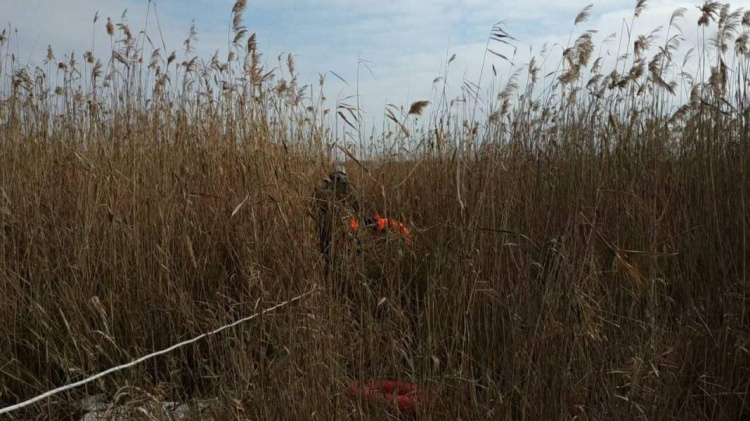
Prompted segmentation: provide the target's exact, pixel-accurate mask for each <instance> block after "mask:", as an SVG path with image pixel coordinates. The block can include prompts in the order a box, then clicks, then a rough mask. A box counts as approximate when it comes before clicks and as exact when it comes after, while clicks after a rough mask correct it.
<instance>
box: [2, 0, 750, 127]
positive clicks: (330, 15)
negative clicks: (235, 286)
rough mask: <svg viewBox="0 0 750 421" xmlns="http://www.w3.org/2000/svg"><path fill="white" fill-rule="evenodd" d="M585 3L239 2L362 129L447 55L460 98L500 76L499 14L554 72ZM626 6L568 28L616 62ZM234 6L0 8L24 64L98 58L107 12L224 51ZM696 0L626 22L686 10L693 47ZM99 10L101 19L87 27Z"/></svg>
mask: <svg viewBox="0 0 750 421" xmlns="http://www.w3.org/2000/svg"><path fill="white" fill-rule="evenodd" d="M591 1H592V0H558V1H553V2H551V1H549V0H525V1H522V0H515V1H505V2H501V1H497V0H464V1H460V0H429V1H428V0H382V1H380V2H373V1H362V0H318V1H317V2H315V3H312V2H303V1H299V0H256V1H250V2H248V8H247V11H246V12H245V24H246V25H247V27H248V29H249V30H250V31H251V32H257V33H258V40H259V48H260V50H261V51H262V52H264V53H266V54H265V58H266V60H268V65H269V66H271V67H273V66H276V65H277V63H276V57H277V55H278V54H279V53H282V52H288V53H293V54H294V55H295V58H296V61H297V69H298V71H300V80H301V82H302V83H310V84H314V85H317V80H318V74H319V73H326V72H329V71H333V72H336V73H337V74H338V75H341V76H342V77H343V78H344V79H346V80H347V81H348V86H347V85H346V84H344V83H343V82H341V81H339V80H338V79H337V78H335V77H328V78H327V79H326V80H327V82H326V85H327V96H328V98H329V99H330V101H329V106H334V105H335V104H334V103H333V102H334V100H336V99H339V100H343V98H346V97H347V96H350V95H352V94H354V93H356V86H359V88H358V89H359V94H360V95H361V96H362V105H363V107H364V109H365V111H366V112H367V116H368V119H370V120H368V125H369V124H372V123H374V124H379V123H378V122H379V121H380V120H379V119H381V117H382V110H383V107H384V106H385V104H387V103H394V104H396V105H399V106H404V107H408V105H409V104H408V103H409V102H410V101H415V100H422V99H429V100H432V99H437V98H439V94H441V93H442V91H436V90H435V86H434V85H433V80H434V79H435V78H436V77H439V76H444V75H445V66H446V63H447V60H448V58H449V57H450V56H451V55H453V54H456V59H455V61H453V62H452V63H451V66H450V70H449V73H448V79H447V82H448V87H449V89H448V96H449V97H454V96H458V95H460V93H461V87H462V85H463V84H464V81H467V80H468V81H472V82H475V83H476V82H477V81H478V80H479V78H480V72H481V71H482V70H483V71H484V73H483V75H482V81H483V84H482V88H483V89H489V88H490V86H491V85H492V84H493V83H495V84H497V85H499V84H501V83H502V82H503V81H504V80H507V77H508V73H509V72H510V65H509V64H507V63H505V62H504V61H503V60H501V59H499V58H497V57H494V56H492V55H488V56H486V57H485V45H486V41H487V36H488V34H489V31H490V28H491V27H492V25H493V24H494V23H496V22H498V21H503V22H504V25H505V28H506V29H507V30H508V31H509V32H510V33H511V34H512V35H514V36H515V37H516V38H517V39H518V41H517V42H516V46H517V47H518V49H517V50H516V51H515V57H514V56H513V54H514V51H513V50H512V49H511V48H510V47H507V46H501V45H495V46H493V48H499V49H501V50H502V53H503V54H506V55H507V56H508V57H509V58H512V57H514V63H515V64H516V65H518V66H520V65H523V64H524V63H525V62H528V60H529V58H530V54H538V52H539V50H540V48H541V46H542V44H544V43H547V44H548V46H549V47H550V48H551V50H552V51H553V53H552V54H551V57H550V59H549V60H548V62H547V63H545V66H546V68H545V69H543V72H544V71H551V70H554V68H555V67H556V66H557V64H558V62H559V56H560V54H561V52H562V49H563V47H562V46H564V45H567V43H568V42H569V38H570V36H571V29H572V27H573V20H574V19H575V16H576V15H577V14H578V12H579V11H580V10H581V9H583V8H584V7H585V6H586V5H587V4H588V3H590V2H591ZM633 3H634V2H633V1H631V0H601V1H598V2H596V3H595V5H594V8H593V10H592V16H591V18H590V21H589V22H586V23H583V24H581V25H579V27H577V28H575V29H574V30H573V32H572V36H573V39H574V38H575V37H576V36H577V35H579V34H580V33H581V32H582V31H583V30H585V29H597V30H598V31H599V32H598V33H597V35H596V36H595V40H596V41H597V44H598V45H597V48H601V51H602V54H605V55H606V54H608V55H609V58H608V60H614V59H615V56H616V54H617V51H618V46H619V47H620V50H621V51H622V50H623V49H624V48H625V47H626V46H625V42H624V41H623V42H622V43H621V45H620V44H618V41H620V38H619V37H618V38H616V39H615V42H613V43H611V44H608V45H606V46H601V45H600V42H601V40H603V39H604V38H605V37H606V36H607V35H609V34H611V33H613V32H618V33H619V32H621V31H622V30H623V24H627V25H630V22H631V19H632V15H633V6H634V4H633ZM232 4H233V2H232V1H230V0H223V1H218V2H217V1H212V0H162V1H159V2H158V3H157V5H158V8H157V10H158V24H159V26H157V21H156V17H157V15H156V14H154V13H153V8H151V6H153V4H151V6H150V5H149V4H148V3H145V2H143V1H142V0H140V1H137V0H109V1H107V2H100V1H97V0H68V1H65V2H60V1H58V2H52V1H49V0H5V1H4V10H3V15H4V17H5V19H7V20H8V21H9V22H10V23H12V24H13V25H14V27H17V28H18V29H19V34H18V38H17V40H16V44H14V46H13V52H15V53H17V55H18V56H19V57H20V58H21V59H22V60H30V62H32V63H37V64H38V63H40V62H41V61H42V60H43V57H44V53H45V50H46V46H47V44H51V46H52V48H53V49H54V51H55V52H56V54H57V55H58V58H61V56H62V53H63V52H66V53H69V52H70V51H72V50H75V51H76V53H77V54H82V53H83V51H85V50H88V49H91V45H92V40H95V41H96V54H97V55H99V56H100V57H106V58H108V57H109V49H110V46H109V39H108V37H106V35H105V34H104V24H105V22H106V18H107V17H108V16H110V17H112V19H113V21H115V22H116V21H118V20H119V17H120V14H121V13H122V11H123V10H125V9H127V10H128V22H129V24H130V25H131V29H132V30H133V31H134V32H136V33H137V32H139V31H141V30H143V29H146V30H147V32H148V34H149V35H150V37H151V40H152V41H153V42H154V44H156V46H157V47H159V48H161V44H162V41H161V38H162V36H163V38H164V44H166V46H167V50H168V52H167V54H168V53H169V52H171V51H172V50H177V51H178V53H179V52H180V50H181V49H182V41H183V39H184V38H185V37H186V35H187V32H188V28H189V27H190V22H191V20H193V19H194V20H195V24H196V28H197V30H198V39H199V42H198V45H197V46H198V49H197V53H198V54H200V55H201V56H203V57H207V56H209V55H210V54H213V53H214V52H215V51H216V50H217V49H218V50H220V54H226V52H227V44H228V41H227V30H228V26H229V23H230V10H231V7H232ZM696 4H699V3H693V2H686V1H682V0H652V1H650V2H648V8H647V10H646V11H645V12H644V13H643V15H642V16H641V17H640V18H639V19H638V20H637V21H636V22H635V24H634V27H633V28H632V31H633V34H634V35H636V34H642V33H647V32H648V31H650V30H652V29H655V28H656V27H658V26H663V27H665V28H666V26H667V25H668V23H669V18H670V16H671V14H672V12H673V11H674V10H675V9H676V8H678V7H687V8H688V15H687V16H686V19H685V24H684V25H683V30H684V33H685V35H686V37H687V41H686V43H687V44H688V45H698V42H699V37H698V31H697V25H696V21H697V17H698V15H697V9H696V7H695V5H696ZM743 6H744V7H748V6H750V0H741V1H735V2H734V3H733V7H743ZM97 11H98V12H99V21H98V22H97V26H96V27H94V24H93V16H94V13H95V12H97ZM94 31H95V33H96V35H94ZM631 42H632V40H631ZM532 47H533V53H530V49H531V48H532ZM360 59H362V60H365V61H364V62H360ZM485 60H486V63H485V65H484V67H483V66H482V64H483V62H484V61H485ZM493 65H494V66H495V68H496V69H497V70H498V72H499V75H498V77H497V78H495V77H494V76H493V74H492V71H491V68H492V66H493ZM371 73H372V74H371ZM357 82H359V83H357ZM348 101H349V102H354V101H351V99H349V100H348Z"/></svg>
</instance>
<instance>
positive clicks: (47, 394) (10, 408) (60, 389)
mask: <svg viewBox="0 0 750 421" xmlns="http://www.w3.org/2000/svg"><path fill="white" fill-rule="evenodd" d="M315 291H316V290H315V289H313V290H310V291H308V292H306V293H304V294H302V295H298V296H296V297H294V298H292V299H290V300H287V301H284V302H282V303H279V304H276V305H275V306H273V307H269V308H267V309H265V310H263V311H261V312H260V313H255V314H253V315H252V316H248V317H245V318H243V319H240V320H237V321H235V322H233V323H232V324H228V325H225V326H222V327H220V328H218V329H216V330H213V331H211V332H208V333H203V334H201V335H199V336H196V337H195V338H193V339H188V340H186V341H183V342H180V343H178V344H176V345H172V346H170V347H169V348H166V349H163V350H161V351H157V352H154V353H152V354H148V355H144V356H143V357H141V358H138V359H137V360H133V361H131V362H129V363H126V364H123V365H119V366H117V367H112V368H110V369H108V370H104V371H102V372H101V373H98V374H94V375H93V376H91V377H88V378H85V379H83V380H79V381H77V382H75V383H71V384H68V385H65V386H62V387H58V388H57V389H53V390H50V391H48V392H45V393H42V394H41V395H39V396H36V397H33V398H31V399H29V400H26V401H23V402H21V403H18V404H15V405H11V406H8V407H5V408H2V409H0V414H7V413H9V412H12V411H15V410H17V409H21V408H23V407H26V406H29V405H31V404H33V403H36V402H39V401H40V400H42V399H46V398H49V397H50V396H53V395H56V394H58V393H60V392H64V391H66V390H70V389H73V388H76V387H78V386H83V385H84V384H86V383H91V382H92V381H94V380H96V379H98V378H101V377H104V376H106V375H108V374H112V373H114V372H116V371H120V370H124V369H126V368H128V367H132V366H134V365H137V364H140V363H142V362H144V361H146V360H148V359H151V358H153V357H156V356H159V355H163V354H166V353H168V352H171V351H174V350H175V349H177V348H180V347H183V346H185V345H189V344H191V343H194V342H197V341H199V340H201V339H203V338H205V337H206V336H210V335H214V334H217V333H219V332H221V331H222V330H224V329H228V328H230V327H234V326H237V325H238V324H240V323H244V322H246V321H248V320H252V319H254V318H256V317H258V316H261V315H263V314H266V313H270V312H272V311H274V310H276V309H278V308H281V307H284V306H286V305H288V304H291V303H293V302H295V301H299V300H301V299H303V298H306V297H308V296H310V295H311V294H313V293H314V292H315Z"/></svg>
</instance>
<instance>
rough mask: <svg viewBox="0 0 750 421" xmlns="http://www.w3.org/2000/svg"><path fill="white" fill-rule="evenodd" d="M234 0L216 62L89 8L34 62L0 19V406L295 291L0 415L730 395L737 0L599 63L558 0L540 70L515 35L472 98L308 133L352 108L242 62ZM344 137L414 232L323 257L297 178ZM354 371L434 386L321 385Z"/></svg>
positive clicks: (743, 25) (741, 323)
mask: <svg viewBox="0 0 750 421" xmlns="http://www.w3.org/2000/svg"><path fill="white" fill-rule="evenodd" d="M244 6H245V2H244V1H238V2H237V4H236V5H235V8H234V11H233V16H234V18H235V19H234V34H235V40H234V41H235V42H234V44H233V50H232V53H231V54H230V56H229V57H227V60H226V61H224V60H222V58H220V57H214V58H212V59H209V60H207V61H201V60H200V59H198V58H197V57H195V58H194V57H193V56H192V55H191V49H190V48H187V49H185V50H184V51H179V50H178V52H177V54H176V55H172V56H167V55H166V54H165V52H164V51H159V50H154V49H152V48H151V47H150V46H149V44H148V42H145V41H144V40H143V38H142V37H141V36H140V35H136V34H135V32H136V31H135V30H131V29H130V28H129V27H128V26H127V25H126V24H121V25H118V24H115V23H113V22H111V23H107V22H104V21H103V20H102V19H99V20H98V21H96V22H95V23H94V25H95V26H96V27H97V28H100V29H99V31H100V32H101V33H102V34H101V35H102V37H105V36H106V37H108V38H109V39H110V41H112V45H113V56H112V58H111V59H110V58H97V57H94V56H93V55H91V54H86V55H85V56H83V57H82V58H81V57H76V58H72V57H70V56H65V58H64V59H61V58H59V57H57V58H56V57H55V56H54V52H53V51H49V57H48V62H47V64H46V68H36V69H32V68H26V67H23V66H22V65H21V64H20V63H19V62H18V60H17V59H16V58H15V56H14V55H13V51H12V49H11V44H12V43H11V33H10V32H6V31H4V32H3V35H2V37H1V38H0V40H1V41H0V80H1V81H2V85H1V86H3V88H2V91H1V95H0V355H2V356H3V357H2V358H0V408H2V407H5V406H8V405H12V404H15V403H18V402H20V401H23V400H25V399H29V398H31V397H33V396H35V395H38V394H40V393H43V392H45V391H47V390H49V389H53V388H55V387H58V386H61V385H64V384H67V383H70V382H73V381H77V380H81V379H83V378H85V377H87V376H89V375H92V374H95V373H98V372H100V371H102V370H105V369H107V368H110V367H112V366H115V365H118V364H123V363H127V362H129V361H131V360H133V359H135V358H138V357H140V356H142V355H145V354H148V353H150V352H153V351H157V350H160V349H163V348H166V347H168V346H170V345H172V344H174V343H177V342H179V341H182V340H185V339H189V338H191V337H194V336H197V335H198V334H200V333H203V332H206V331H210V330H212V329H215V328H217V327H219V326H222V325H225V324H227V323H230V322H232V321H234V320H237V319H239V318H242V317H245V316H248V315H250V314H253V313H255V312H257V311H259V310H261V309H264V308H267V307H270V306H272V305H274V304H276V303H279V302H281V301H285V300H287V299H290V298H292V297H295V296H297V295H300V294H302V293H305V292H307V291H310V290H313V289H315V291H316V292H315V293H314V294H313V295H311V296H310V297H309V298H306V299H304V300H300V301H298V302H295V303H293V304H290V305H288V306H285V307H283V308H281V309H279V310H278V311H276V312H275V313H271V314H267V315H264V316H263V317H260V318H258V319H256V320H253V321H249V322H247V323H244V324H241V325H239V326H237V327H234V328H231V329H227V330H225V331H223V332H222V333H220V334H217V335H213V336H210V337H209V338H207V339H205V340H201V341H199V342H197V343H196V344H194V345H190V346H186V347H183V348H180V349H178V350H176V351H174V352H172V353H170V354H168V355H164V356H160V357H157V358H154V359H151V360H148V361H146V362H144V363H143V364H141V365H138V366H135V367H132V368H129V369H126V370H122V371H119V372H117V373H115V374H113V375H111V376H108V377H105V378H103V379H101V380H98V381H96V382H93V383H90V384H88V385H86V386H85V387H82V388H78V389H75V390H71V391H68V392H66V393H62V394H58V395H56V396H53V397H51V398H49V399H45V400H43V401H42V402H39V403H37V404H35V405H32V406H29V407H26V408H24V409H21V410H19V411H16V412H13V413H11V414H8V415H4V416H6V417H8V418H7V419H13V420H23V419H71V417H72V416H74V415H75V414H79V416H80V412H81V409H80V405H79V402H80V401H81V400H82V399H83V398H84V397H86V396H89V395H94V394H100V393H102V394H104V395H105V396H107V397H108V399H110V400H115V399H116V400H117V402H118V403H119V404H123V405H133V406H134V407H135V406H136V405H137V404H139V403H142V402H144V401H148V400H171V401H187V400H191V399H209V398H218V399H217V400H216V401H215V405H213V406H212V407H211V408H209V409H208V410H207V411H206V412H205V413H204V414H203V415H202V416H201V417H196V419H199V418H202V417H205V418H209V417H212V418H213V419H221V420H223V419H289V420H293V419H296V420H303V419H311V420H312V419H320V420H324V419H325V420H328V419H408V417H414V418H419V419H451V420H453V419H463V420H469V419H471V420H473V419H493V420H495V419H508V420H516V419H524V420H551V419H594V420H600V419H618V420H619V419H649V420H654V419H680V420H694V419H695V420H697V419H715V420H747V419H750V312H749V311H748V310H749V308H750V277H749V275H750V274H749V273H748V262H749V260H750V250H749V249H748V232H749V231H750V226H749V224H750V210H749V208H748V203H747V200H748V196H749V195H750V180H748V176H747V169H748V168H750V155H748V153H750V152H749V151H748V148H750V120H749V119H750V114H749V111H748V108H747V107H745V104H748V96H747V94H748V88H749V87H750V86H749V85H748V84H750V77H749V76H750V73H749V72H750V36H748V32H747V31H750V12H745V13H743V12H742V11H736V10H735V9H734V8H731V7H730V6H728V5H727V6H724V5H722V4H719V3H715V2H709V3H706V4H704V5H703V6H701V7H702V10H701V12H702V16H701V22H700V24H701V26H702V29H703V30H704V33H703V37H704V41H705V47H704V49H703V50H701V51H696V52H694V53H693V54H695V55H699V56H700V57H702V58H703V60H704V62H705V63H706V67H705V68H706V71H705V72H699V73H698V74H695V75H687V74H685V73H684V72H683V69H682V68H681V65H682V63H681V61H679V60H677V59H675V58H674V56H676V55H677V52H679V51H682V48H683V47H682V45H681V43H682V42H683V38H682V37H681V36H680V35H679V30H678V25H679V24H680V22H682V20H683V19H684V18H683V14H684V11H683V10H678V11H676V12H675V16H673V20H672V21H671V22H669V25H667V23H665V27H664V28H663V33H667V34H668V36H667V42H666V43H665V44H663V45H660V46H655V45H650V43H652V39H651V38H649V37H648V36H641V37H639V36H637V35H636V34H633V35H632V37H628V36H627V35H624V37H625V38H624V40H623V43H622V45H623V50H622V51H620V52H619V54H620V57H619V58H618V57H615V58H614V59H613V58H610V59H608V61H607V60H601V59H599V58H598V57H596V56H595V54H594V53H595V51H597V48H596V47H595V46H594V45H593V42H592V40H591V33H589V32H585V31H583V29H582V25H583V23H584V22H585V21H586V18H587V10H585V11H583V12H582V14H581V15H579V16H578V17H577V18H576V22H575V29H576V31H578V32H579V33H580V34H581V35H580V37H579V38H577V39H575V38H574V41H572V42H571V43H570V45H569V49H567V50H566V54H565V56H564V59H563V62H562V63H560V67H559V72H558V73H557V74H556V75H555V76H554V77H553V78H545V79H544V80H546V81H548V82H549V84H548V86H540V84H539V79H540V77H541V75H539V68H538V67H537V66H536V65H535V64H534V62H531V63H528V64H527V65H525V66H524V67H522V68H518V72H517V73H515V74H514V75H513V76H512V77H506V80H507V81H508V82H507V84H505V85H504V86H501V87H500V89H499V90H498V92H499V94H494V95H493V96H492V97H491V98H490V99H489V100H488V101H486V102H485V106H486V108H487V112H485V113H477V114H476V115H477V116H478V115H480V114H481V115H483V117H481V118H478V117H477V118H472V116H474V113H473V112H472V110H473V109H474V108H473V106H474V105H475V104H476V103H477V101H479V99H477V98H474V99H472V98H471V97H470V96H469V97H468V99H467V100H466V102H464V103H463V105H461V104H459V105H457V106H452V107H451V106H450V104H449V103H448V102H447V101H446V102H441V103H433V104H430V105H428V106H427V107H424V104H421V105H420V104H416V105H415V108H413V109H411V110H409V111H411V112H409V111H405V112H401V113H397V112H396V111H395V109H390V108H389V109H388V111H387V113H388V114H387V115H386V117H385V118H386V121H387V122H388V124H389V127H391V128H392V133H385V134H383V135H382V136H381V137H380V138H376V139H374V140H373V141H372V142H373V143H372V144H371V145H370V147H368V148H361V147H354V146H351V144H352V143H356V142H349V143H348V144H349V146H346V147H343V148H335V147H333V145H334V144H339V145H344V144H346V143H342V142H341V140H342V139H343V137H342V136H344V135H343V134H344V133H347V134H346V136H350V137H352V138H354V139H357V138H360V139H361V138H363V137H364V135H363V134H362V132H361V129H360V128H359V122H360V120H359V116H358V112H357V110H356V109H351V110H350V109H348V108H347V106H345V105H341V106H339V107H338V108H337V107H336V105H335V104H333V105H330V106H331V107H333V109H329V108H328V107H329V105H327V104H328V102H326V101H323V99H322V97H321V94H320V93H319V91H320V89H322V87H323V86H322V85H323V82H322V81H321V86H315V87H306V88H305V89H303V87H301V86H299V85H298V82H297V79H296V77H295V75H296V71H295V69H294V62H293V60H292V59H291V58H290V59H289V60H288V62H286V63H284V65H283V67H282V66H280V67H277V68H264V67H263V66H262V64H261V63H262V62H263V61H262V59H261V57H260V54H259V53H258V52H257V47H256V44H255V36H254V35H252V36H247V32H246V29H245V28H244V27H242V26H241V17H242V13H243V11H244ZM645 7H646V4H645V1H639V2H638V7H637V9H636V10H635V13H634V18H637V16H638V15H639V14H640V13H648V10H644V9H645ZM104 28H105V29H106V35H105V34H104V33H103V32H102V29H104ZM667 31H669V32H667ZM493 34H494V35H497V36H499V38H498V37H495V38H493V41H492V42H496V41H497V40H498V39H503V40H509V41H510V39H509V38H503V37H504V36H505V35H507V34H505V33H504V32H503V31H502V28H500V27H496V28H495V29H494V30H493ZM191 39H192V37H191V38H189V39H188V40H187V41H188V46H189V44H190V41H191ZM115 41H117V42H115ZM625 46H628V48H627V51H625ZM657 47H661V48H657ZM647 52H648V55H647ZM77 58H80V59H81V61H78V60H76V59H77ZM537 62H538V61H537ZM607 63H608V64H607ZM605 64H607V66H609V67H607V66H605ZM506 76H507V75H506ZM538 76H539V77H538ZM535 92H541V94H539V95H532V94H533V93H535ZM680 97H682V98H685V99H686V100H685V101H683V102H680V100H679V98H680ZM420 108H424V109H420ZM407 110H408V108H407ZM339 112H341V114H340V115H339ZM420 115H421V117H420ZM342 116H343V117H342ZM344 118H346V121H344ZM422 126H424V128H422V129H420V127H422ZM391 145H400V146H397V147H396V148H395V149H394V150H393V152H394V153H389V152H390V151H391V148H390V147H391ZM342 149H346V155H344V153H342ZM342 156H343V157H344V158H345V159H344V160H345V162H346V164H345V165H346V167H347V169H348V173H349V178H350V179H351V180H352V182H353V183H354V184H355V185H356V187H357V189H358V193H359V195H360V197H361V200H362V209H361V213H362V216H367V215H373V214H380V215H385V216H389V217H393V218H397V219H399V220H402V221H404V222H406V223H407V224H408V225H409V226H410V227H411V230H412V234H413V240H414V242H413V245H412V246H411V247H407V246H405V245H404V244H403V243H400V242H399V241H397V240H394V241H391V240H389V241H387V242H386V243H385V244H383V243H382V242H376V241H375V240H369V239H366V240H365V252H364V253H362V254H359V255H358V254H355V253H351V252H348V251H347V250H348V248H347V247H343V246H342V247H340V249H341V250H334V251H335V252H339V251H340V253H339V254H340V257H341V258H340V262H341V263H340V264H338V265H337V266H336V267H335V268H334V270H335V274H334V275H333V276H331V277H330V278H329V279H324V277H323V272H322V263H321V256H320V254H319V252H318V248H317V244H316V240H317V238H316V228H315V224H316V223H315V221H314V220H313V218H311V216H310V202H311V197H312V194H313V191H314V189H315V188H316V186H318V185H319V184H320V182H321V180H322V179H323V177H324V176H325V175H326V174H327V172H328V171H329V169H330V168H331V166H332V165H333V161H334V160H340V159H341V157H342ZM347 156H348V157H347ZM352 157H357V158H359V160H354V159H352ZM360 160H361V161H360ZM334 284H335V285H334ZM340 284H345V286H346V288H344V289H345V290H346V291H347V292H346V293H345V294H344V293H341V292H340V291H342V288H340ZM371 378H388V379H399V380H402V381H407V382H412V383H416V384H420V385H422V386H423V387H424V388H426V389H429V390H430V391H431V392H432V393H434V395H435V396H436V398H435V399H434V400H432V401H431V402H430V403H429V404H426V405H423V406H422V407H420V408H419V409H418V412H417V414H416V415H414V414H412V415H406V414H403V413H401V412H399V411H398V410H397V409H396V408H395V406H394V405H388V404H383V405H369V404H366V403H364V402H362V401H358V400H356V399H350V398H349V397H347V396H346V395H345V394H344V390H345V389H346V387H347V384H349V382H351V381H354V380H358V379H371ZM132 419H144V420H147V419H167V418H164V415H159V414H156V413H154V414H148V413H146V411H144V412H134V413H133V414H132Z"/></svg>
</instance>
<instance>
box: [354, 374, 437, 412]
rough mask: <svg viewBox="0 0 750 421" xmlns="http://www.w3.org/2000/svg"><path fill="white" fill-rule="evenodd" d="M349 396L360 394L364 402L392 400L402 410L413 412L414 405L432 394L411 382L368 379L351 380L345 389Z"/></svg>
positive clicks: (427, 398)
mask: <svg viewBox="0 0 750 421" xmlns="http://www.w3.org/2000/svg"><path fill="white" fill-rule="evenodd" d="M346 394H347V395H348V396H349V397H357V396H361V397H362V399H363V400H364V401H366V402H380V403H390V402H394V401H395V403H396V405H397V406H398V409H399V410H401V411H404V412H414V411H415V410H416V407H417V406H418V405H420V404H424V403H426V402H427V401H429V400H430V399H431V398H432V394H431V393H429V392H428V391H426V390H424V389H422V388H420V387H419V386H417V385H415V384H411V383H404V382H399V381H396V380H368V381H366V382H364V383H360V382H352V383H351V384H349V388H347V390H346Z"/></svg>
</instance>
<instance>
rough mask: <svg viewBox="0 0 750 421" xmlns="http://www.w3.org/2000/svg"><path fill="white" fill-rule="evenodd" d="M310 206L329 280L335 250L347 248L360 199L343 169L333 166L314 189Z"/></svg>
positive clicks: (333, 263)
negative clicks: (314, 218)
mask: <svg viewBox="0 0 750 421" xmlns="http://www.w3.org/2000/svg"><path fill="white" fill-rule="evenodd" d="M313 206H314V207H315V210H314V211H315V216H316V219H317V223H318V247H319V250H320V253H321V254H322V256H323V265H324V268H323V270H324V274H325V277H326V279H328V278H329V276H330V274H331V270H332V269H333V268H332V266H334V265H335V264H336V260H337V259H335V255H336V254H339V253H338V252H339V251H340V250H338V249H339V248H345V247H347V246H348V243H349V241H348V240H349V232H348V231H349V230H350V229H351V228H350V225H351V223H352V222H351V221H354V222H355V223H356V221H357V218H358V214H359V199H358V198H357V193H356V190H355V188H354V186H353V185H352V183H350V182H349V178H348V177H347V174H346V169H345V168H344V167H343V166H336V167H335V168H334V169H333V171H331V172H330V173H329V174H328V176H327V177H326V178H325V179H324V180H323V183H322V185H321V186H320V187H319V188H318V189H316V191H315V195H314V203H313Z"/></svg>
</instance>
